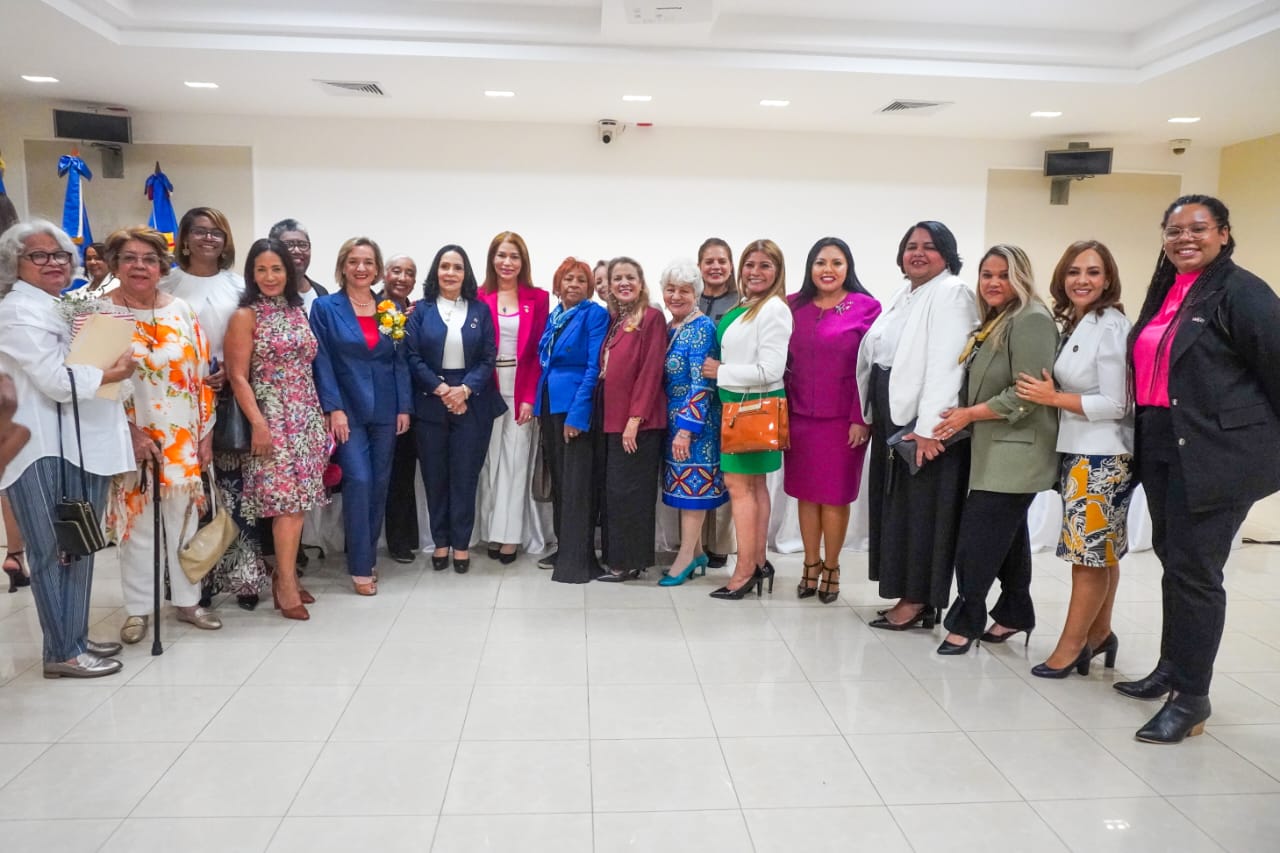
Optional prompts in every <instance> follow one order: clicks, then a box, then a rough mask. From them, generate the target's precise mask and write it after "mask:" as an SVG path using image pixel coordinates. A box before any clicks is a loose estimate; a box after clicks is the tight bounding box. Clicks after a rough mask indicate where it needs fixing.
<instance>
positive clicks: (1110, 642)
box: [1093, 631, 1120, 669]
mask: <svg viewBox="0 0 1280 853" xmlns="http://www.w3.org/2000/svg"><path fill="white" fill-rule="evenodd" d="M1118 651H1120V638H1119V637H1117V636H1116V635H1115V632H1114V631H1112V632H1111V633H1110V634H1108V635H1107V638H1106V639H1105V640H1103V641H1102V642H1101V643H1100V644H1099V645H1098V647H1097V648H1096V649H1094V650H1093V656H1094V657H1095V658H1096V657H1097V656H1098V655H1100V654H1106V657H1105V658H1103V659H1102V665H1103V666H1104V667H1106V668H1107V669H1115V668H1116V652H1118Z"/></svg>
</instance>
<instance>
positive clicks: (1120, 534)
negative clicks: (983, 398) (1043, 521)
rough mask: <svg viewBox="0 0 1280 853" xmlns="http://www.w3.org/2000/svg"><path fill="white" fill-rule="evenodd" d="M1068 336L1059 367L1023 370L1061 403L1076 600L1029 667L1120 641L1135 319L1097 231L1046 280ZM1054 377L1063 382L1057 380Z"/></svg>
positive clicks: (1065, 550)
mask: <svg viewBox="0 0 1280 853" xmlns="http://www.w3.org/2000/svg"><path fill="white" fill-rule="evenodd" d="M1049 294H1050V295H1051V296H1052V297H1053V313H1054V316H1055V317H1056V318H1057V319H1059V320H1060V321H1061V322H1062V325H1063V336H1064V337H1065V342H1064V343H1063V345H1062V348H1061V350H1060V351H1059V353H1058V358H1057V360H1056V361H1055V362H1054V365H1053V376H1052V377H1050V376H1048V374H1047V373H1046V374H1045V375H1044V376H1042V377H1036V376H1028V375H1027V374H1025V373H1024V374H1021V375H1020V376H1019V377H1018V384H1017V391H1018V396H1019V397H1021V398H1022V399H1024V400H1028V401H1030V402H1032V403H1039V404H1041V405H1045V406H1055V407H1057V408H1058V409H1059V415H1058V452H1059V453H1062V454H1063V458H1062V469H1061V470H1062V477H1061V490H1062V500H1063V504H1064V512H1063V519H1062V537H1061V539H1060V540H1059V541H1058V552H1057V553H1058V557H1059V558H1061V559H1064V560H1067V561H1068V562H1070V563H1071V605H1070V607H1069V608H1068V610H1067V621H1066V624H1065V625H1064V626H1063V628H1062V636H1061V637H1059V638H1058V645H1057V647H1056V648H1055V649H1054V650H1053V654H1051V655H1049V658H1048V659H1047V660H1046V661H1045V662H1044V663H1041V664H1038V665H1037V666H1035V667H1033V668H1032V670H1031V673H1032V675H1038V676H1040V677H1042V678H1065V677H1066V676H1067V675H1069V674H1070V673H1071V670H1072V669H1073V668H1079V669H1080V671H1082V672H1083V671H1087V667H1085V666H1081V665H1082V664H1087V662H1088V661H1089V660H1090V659H1092V658H1094V657H1097V656H1098V655H1100V654H1105V655H1106V657H1105V658H1104V659H1103V663H1104V664H1105V665H1106V666H1107V667H1108V668H1112V667H1114V666H1115V665H1116V650H1117V649H1118V648H1119V641H1118V640H1117V639H1116V635H1115V634H1114V633H1113V632H1112V631H1111V609H1112V605H1113V604H1114V603H1115V597H1116V585H1117V584H1118V583H1119V582H1120V558H1121V557H1123V556H1124V555H1125V553H1126V552H1127V551H1128V549H1129V543H1128V533H1127V527H1126V519H1127V517H1128V513H1129V499H1130V498H1131V497H1132V495H1133V416H1132V410H1131V408H1130V406H1129V402H1128V398H1129V393H1128V370H1127V367H1126V363H1125V346H1126V340H1127V339H1128V336H1129V329H1130V326H1131V324H1130V323H1129V320H1128V318H1126V317H1125V315H1124V308H1123V306H1121V305H1120V274H1119V272H1118V270H1117V269H1116V261H1115V258H1114V257H1112V255H1111V252H1110V251H1108V249H1107V247H1106V246H1104V245H1103V244H1102V243H1099V242H1098V241H1097V240H1084V241H1081V242H1077V243H1072V244H1071V245H1070V246H1069V247H1067V251H1066V252H1065V253H1064V254H1063V256H1062V259H1061V260H1059V261H1058V266H1057V268H1056V269H1054V271H1053V280H1052V281H1051V282H1050V284H1049ZM1055 381H1056V383H1057V387H1055Z"/></svg>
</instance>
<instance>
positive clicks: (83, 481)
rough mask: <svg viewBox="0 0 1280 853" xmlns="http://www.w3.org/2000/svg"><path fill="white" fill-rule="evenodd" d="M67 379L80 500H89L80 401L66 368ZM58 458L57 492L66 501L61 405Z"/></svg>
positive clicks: (65, 462) (65, 464)
mask: <svg viewBox="0 0 1280 853" xmlns="http://www.w3.org/2000/svg"><path fill="white" fill-rule="evenodd" d="M67 378H69V379H70V380H71V414H72V418H73V420H74V421H75V425H76V449H77V450H78V451H79V453H80V499H81V500H84V501H87V500H89V476H88V475H87V474H86V473H85V471H84V443H83V442H82V441H81V439H80V400H79V398H78V397H77V396H76V374H75V372H74V371H73V370H72V369H71V368H70V367H68V368H67ZM58 456H59V458H61V459H62V464H61V465H59V466H58V491H59V492H60V493H61V495H62V500H64V501H65V500H67V455H66V453H65V452H64V451H63V449H62V404H61V403H59V404H58Z"/></svg>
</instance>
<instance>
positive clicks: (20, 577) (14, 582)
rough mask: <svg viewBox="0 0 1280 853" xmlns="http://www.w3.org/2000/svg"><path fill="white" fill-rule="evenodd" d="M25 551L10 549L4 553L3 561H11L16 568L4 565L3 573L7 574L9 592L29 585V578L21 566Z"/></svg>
mask: <svg viewBox="0 0 1280 853" xmlns="http://www.w3.org/2000/svg"><path fill="white" fill-rule="evenodd" d="M26 553H27V552H26V551H25V550H24V551H10V552H9V553H7V554H5V555H4V561H5V562H6V563H13V564H14V565H15V566H17V568H16V569H11V568H9V567H8V566H5V567H4V573H5V574H6V575H8V576H9V592H17V591H18V590H19V589H21V588H22V587H24V586H31V578H29V577H27V573H26V572H25V571H24V570H23V567H22V563H23V556H24V555H25V554H26Z"/></svg>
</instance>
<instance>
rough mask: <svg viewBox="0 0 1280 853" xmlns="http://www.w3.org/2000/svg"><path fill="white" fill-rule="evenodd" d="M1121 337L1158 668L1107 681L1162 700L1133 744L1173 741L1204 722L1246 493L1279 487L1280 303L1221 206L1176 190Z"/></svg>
mask: <svg viewBox="0 0 1280 853" xmlns="http://www.w3.org/2000/svg"><path fill="white" fill-rule="evenodd" d="M1161 229H1162V232H1163V239H1164V251H1163V252H1162V253H1161V255H1160V259H1159V261H1158V263H1157V264H1156V271H1155V275H1153V276H1152V278H1151V287H1150V289H1149V290H1148V291H1147V298H1146V301H1145V302H1144V303H1143V305H1142V312H1141V313H1140V314H1139V315H1138V322H1137V323H1136V324H1135V325H1134V327H1133V331H1132V332H1131V333H1130V336H1129V366H1130V370H1131V376H1132V377H1133V392H1134V401H1135V403H1136V404H1137V407H1138V408H1137V436H1136V447H1135V455H1136V457H1137V464H1138V477H1139V479H1140V480H1141V481H1142V485H1143V488H1144V489H1145V490H1146V493H1147V501H1148V503H1149V504H1150V507H1151V533H1152V545H1153V546H1154V548H1155V552H1156V556H1158V557H1159V558H1160V564H1161V566H1162V567H1163V568H1164V578H1163V580H1162V584H1161V585H1162V591H1163V602H1164V627H1163V631H1162V634H1161V640H1160V662H1159V663H1158V664H1157V665H1156V668H1155V671H1154V672H1152V673H1151V674H1150V675H1148V676H1147V677H1146V678H1143V679H1141V680H1139V681H1125V682H1117V683H1116V684H1115V688H1116V689H1117V690H1119V691H1120V692H1121V693H1124V694H1125V695H1127V696H1132V697H1134V698H1136V699H1158V698H1160V697H1162V696H1164V695H1165V694H1168V695H1169V699H1168V701H1167V702H1166V703H1165V705H1164V707H1163V708H1161V709H1160V711H1159V712H1158V713H1157V714H1156V715H1155V716H1154V717H1152V718H1151V720H1150V721H1149V722H1148V723H1147V724H1146V725H1145V726H1143V727H1142V728H1141V729H1139V730H1138V732H1137V735H1136V737H1137V738H1138V740H1141V741H1146V742H1149V743H1177V742H1179V741H1181V740H1182V739H1183V738H1185V737H1187V736H1188V735H1196V734H1200V733H1201V732H1202V731H1203V730H1204V723H1205V720H1207V719H1209V711H1210V708H1209V682H1210V679H1211V678H1212V677H1213V662H1214V658H1216V657H1217V654H1218V644H1219V642H1220V641H1221V640H1222V625H1223V622H1224V621H1225V619H1226V610H1227V596H1226V592H1225V591H1224V590H1223V588H1222V569H1223V566H1224V565H1225V564H1226V562H1227V557H1228V555H1229V554H1230V552H1231V541H1232V539H1234V538H1235V535H1236V531H1238V530H1239V529H1240V525H1241V524H1243V523H1244V520H1245V516H1247V515H1248V514H1249V509H1250V507H1252V506H1253V503H1254V501H1257V500H1259V499H1260V498H1264V497H1266V496H1267V495H1269V494H1271V493H1272V492H1275V491H1276V490H1277V489H1280V370H1278V369H1277V368H1276V365H1277V363H1280V298H1277V297H1276V294H1275V292H1274V291H1273V290H1272V289H1271V288H1270V287H1268V286H1267V283H1266V282H1264V281H1263V280H1262V279H1260V278H1258V277H1257V276H1256V275H1254V274H1253V273H1250V272H1248V271H1246V270H1243V269H1241V268H1240V267H1238V266H1236V265H1235V262H1234V261H1232V259H1231V255H1232V253H1233V252H1234V250H1235V245H1236V244H1235V239H1234V238H1233V237H1232V236H1231V222H1230V219H1229V214H1228V211H1227V206H1226V205H1224V204H1223V203H1222V202H1221V201H1219V200H1218V199H1216V198H1213V197H1212V196H1205V195H1187V196H1182V197H1181V198H1179V199H1178V200H1177V201H1175V202H1174V203H1173V204H1171V205H1170V206H1169V209H1168V210H1166V211H1165V214H1164V219H1163V221H1162V222H1161Z"/></svg>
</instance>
